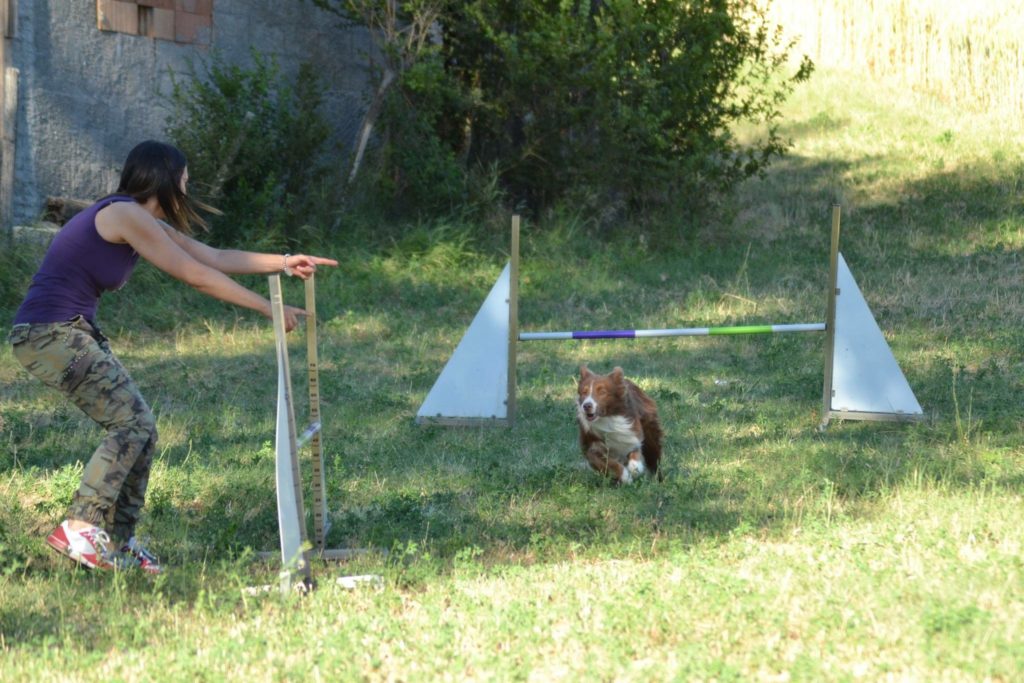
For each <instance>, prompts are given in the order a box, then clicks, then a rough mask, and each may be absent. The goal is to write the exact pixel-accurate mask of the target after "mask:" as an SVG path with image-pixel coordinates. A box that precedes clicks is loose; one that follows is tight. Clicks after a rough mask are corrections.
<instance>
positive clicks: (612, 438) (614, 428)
mask: <svg viewBox="0 0 1024 683" xmlns="http://www.w3.org/2000/svg"><path fill="white" fill-rule="evenodd" d="M586 426H587V428H589V429H590V431H592V432H594V434H596V435H597V436H599V437H601V440H603V441H604V444H605V446H607V447H608V452H609V453H610V454H611V455H612V456H614V457H617V458H621V457H623V456H625V455H627V454H629V453H632V452H633V451H635V450H637V449H638V448H640V444H641V441H640V438H639V437H638V436H637V435H636V432H634V431H633V420H631V419H629V418H628V417H624V416H622V415H609V416H607V417H599V418H597V419H596V420H594V421H593V422H591V423H589V424H587V425H586Z"/></svg>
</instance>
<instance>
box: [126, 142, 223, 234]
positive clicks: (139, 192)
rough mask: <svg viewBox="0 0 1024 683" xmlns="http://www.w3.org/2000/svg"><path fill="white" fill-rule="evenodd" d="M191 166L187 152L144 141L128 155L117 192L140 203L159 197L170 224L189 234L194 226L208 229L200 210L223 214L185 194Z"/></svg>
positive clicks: (159, 143) (160, 143) (166, 145)
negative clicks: (184, 178)
mask: <svg viewBox="0 0 1024 683" xmlns="http://www.w3.org/2000/svg"><path fill="white" fill-rule="evenodd" d="M187 165H188V162H187V160H186V159H185V155H184V153H182V151H181V150H180V149H178V148H177V147H174V146H173V145H168V144H166V143H163V142H157V141H156V140H146V141H145V142H140V143H139V144H137V145H135V147H134V148H133V149H132V151H131V152H129V153H128V158H127V159H126V160H125V162H124V169H123V170H122V171H121V184H120V185H118V187H117V193H118V194H127V195H130V196H131V197H132V198H133V199H134V200H135V201H137V202H139V203H140V204H141V203H145V202H146V201H148V200H149V198H150V197H156V199H157V201H158V202H159V203H160V208H161V209H163V211H164V214H165V215H166V216H167V220H168V222H169V223H170V224H171V225H173V226H174V227H175V228H177V229H178V230H180V231H181V232H183V233H185V234H186V235H190V234H192V226H193V225H198V226H199V227H200V228H202V229H203V230H208V229H209V227H208V226H207V224H206V221H205V220H203V217H202V216H200V215H199V212H198V210H197V209H201V210H203V211H208V212H210V213H220V212H219V211H217V210H216V209H214V208H213V207H212V206H208V205H206V204H204V203H202V202H199V201H196V200H194V199H192V198H191V197H189V196H188V195H187V194H185V193H184V192H182V191H181V175H182V173H184V172H185V167H186V166H187Z"/></svg>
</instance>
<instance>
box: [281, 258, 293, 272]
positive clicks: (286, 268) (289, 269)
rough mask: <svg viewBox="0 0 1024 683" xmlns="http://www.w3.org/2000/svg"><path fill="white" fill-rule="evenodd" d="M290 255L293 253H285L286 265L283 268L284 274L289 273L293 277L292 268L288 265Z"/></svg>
mask: <svg viewBox="0 0 1024 683" xmlns="http://www.w3.org/2000/svg"><path fill="white" fill-rule="evenodd" d="M289 256H291V254H285V255H284V267H282V268H281V270H283V271H284V274H285V275H287V276H289V277H291V275H292V269H291V268H289V267H288V257H289Z"/></svg>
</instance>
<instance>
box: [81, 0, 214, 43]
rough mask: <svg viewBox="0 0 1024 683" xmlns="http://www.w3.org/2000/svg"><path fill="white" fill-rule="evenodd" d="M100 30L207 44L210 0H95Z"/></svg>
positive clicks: (209, 26)
mask: <svg viewBox="0 0 1024 683" xmlns="http://www.w3.org/2000/svg"><path fill="white" fill-rule="evenodd" d="M96 24H97V26H98V27H99V29H100V30H101V31H115V32H117V33H128V34H130V35H133V36H146V37H149V38H159V39H161V40H173V41H174V42H176V43H189V44H193V45H209V44H210V40H211V37H212V34H213V0H96Z"/></svg>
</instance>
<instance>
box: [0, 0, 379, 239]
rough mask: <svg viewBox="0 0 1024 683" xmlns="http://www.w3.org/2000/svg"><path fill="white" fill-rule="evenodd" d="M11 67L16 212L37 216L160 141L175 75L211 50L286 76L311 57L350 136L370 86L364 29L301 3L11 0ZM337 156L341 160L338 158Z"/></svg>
mask: <svg viewBox="0 0 1024 683" xmlns="http://www.w3.org/2000/svg"><path fill="white" fill-rule="evenodd" d="M12 1H14V2H16V4H17V15H16V32H15V35H14V36H13V38H11V39H10V42H9V48H8V54H7V61H8V66H12V67H15V68H17V69H18V70H19V82H18V95H19V98H18V112H17V140H16V154H15V174H14V201H13V207H12V211H13V219H14V222H16V223H28V222H32V221H34V220H36V219H37V218H38V217H39V216H40V215H41V214H42V212H43V209H44V208H45V200H46V198H47V197H49V196H64V197H74V198H81V199H91V198H95V197H98V196H100V195H103V194H105V193H107V192H110V191H112V190H114V189H115V188H116V186H117V180H118V177H119V175H120V170H121V164H122V163H123V161H124V158H125V156H126V155H127V153H128V151H129V150H130V149H131V148H132V147H133V146H134V145H135V144H136V143H137V142H139V141H141V140H144V139H149V138H154V139H164V138H165V137H166V136H165V130H166V120H167V116H168V113H169V102H168V100H167V97H168V95H169V94H170V92H171V83H172V74H174V75H176V76H177V77H178V78H183V77H187V75H188V73H189V70H188V64H189V61H190V60H193V61H195V60H197V59H202V58H204V57H208V56H209V55H210V54H212V52H213V51H216V53H217V54H219V55H220V56H222V57H223V58H225V60H226V61H228V62H230V63H236V64H240V65H243V66H247V65H249V64H251V55H252V50H256V51H258V52H259V53H261V54H263V55H272V56H273V57H274V58H275V59H276V60H277V62H278V64H279V66H280V67H281V70H282V72H283V73H284V74H286V75H288V74H293V73H295V72H296V71H297V70H298V67H299V65H300V64H301V63H303V62H307V61H308V62H311V63H313V64H314V65H315V66H316V70H317V73H318V74H319V75H320V76H321V78H322V82H323V83H324V85H325V92H324V108H323V110H322V113H323V115H324V116H325V118H326V119H327V120H328V121H329V122H331V124H332V125H333V126H334V129H335V132H336V135H337V136H338V138H339V140H341V141H343V142H347V141H349V140H352V139H353V137H354V135H355V132H356V129H357V128H358V124H359V120H360V117H361V116H362V113H363V111H364V109H365V104H366V95H367V93H368V91H369V89H370V88H371V87H372V84H371V82H370V79H371V74H370V67H369V57H368V56H367V53H368V51H369V49H370V41H369V40H368V37H367V34H366V32H365V31H364V30H363V29H360V28H357V27H351V26H349V27H346V26H343V25H341V22H340V21H339V19H338V18H337V17H335V16H334V15H331V14H329V13H326V12H323V11H321V10H319V9H317V8H315V7H314V6H313V5H312V3H310V2H308V1H306V0H12ZM339 163H344V160H343V159H339Z"/></svg>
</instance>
